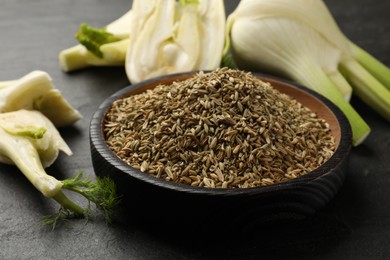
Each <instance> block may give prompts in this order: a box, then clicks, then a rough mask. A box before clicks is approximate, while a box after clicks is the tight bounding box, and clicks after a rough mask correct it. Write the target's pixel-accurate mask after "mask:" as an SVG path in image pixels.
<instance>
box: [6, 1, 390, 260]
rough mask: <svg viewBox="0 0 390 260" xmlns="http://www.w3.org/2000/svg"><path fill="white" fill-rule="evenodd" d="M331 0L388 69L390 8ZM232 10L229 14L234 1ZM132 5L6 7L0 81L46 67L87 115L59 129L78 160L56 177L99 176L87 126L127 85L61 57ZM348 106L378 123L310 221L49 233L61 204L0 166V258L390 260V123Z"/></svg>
mask: <svg viewBox="0 0 390 260" xmlns="http://www.w3.org/2000/svg"><path fill="white" fill-rule="evenodd" d="M325 2H326V3H327V4H328V5H329V8H330V9H331V10H332V12H333V14H334V16H335V18H336V20H337V21H338V22H339V24H340V27H341V28H342V29H343V31H344V32H345V34H346V35H347V36H348V37H349V38H350V39H352V40H353V41H354V42H356V43H357V44H359V45H361V46H362V47H363V48H365V49H366V50H368V51H369V52H371V53H372V54H373V55H375V56H376V57H378V58H379V59H380V60H382V61H383V62H384V63H385V64H387V65H390V48H389V46H390V19H389V13H390V12H389V11H390V1H380V0H355V1H353V0H344V1H336V0H327V1H325ZM226 3H227V4H226V7H227V10H228V12H230V11H232V10H233V9H234V7H235V6H236V4H237V1H226ZM130 6H131V1H128V0H116V1H100V0H83V1H75V0H68V1H65V0H30V1H27V0H24V1H23V0H1V1H0V80H9V79H16V78H19V77H21V76H23V75H25V74H27V73H28V72H30V71H32V70H37V69H39V70H44V71H46V72H48V73H49V74H50V75H51V77H52V78H53V81H54V83H55V85H56V87H57V88H58V89H60V90H61V91H62V93H63V94H64V96H65V97H66V98H67V99H68V100H69V101H70V102H71V103H72V104H73V105H74V106H75V107H77V109H79V110H80V112H81V113H82V114H83V116H84V118H83V119H82V120H81V121H79V122H77V123H76V124H75V125H74V126H73V127H70V128H66V129H63V130H61V134H62V135H63V137H64V138H65V140H66V141H67V142H68V144H69V146H70V147H71V148H72V150H73V152H74V155H73V156H72V157H67V156H64V155H61V156H60V157H59V159H58V160H57V161H56V162H55V164H54V165H53V166H51V167H50V168H49V169H48V172H49V173H50V174H53V175H54V176H56V177H58V178H59V179H62V178H68V177H71V176H74V174H75V173H76V172H78V171H79V170H80V169H81V170H83V171H84V173H85V174H86V175H87V176H90V177H91V178H94V172H93V168H92V164H91V158H90V152H89V141H88V127H89V121H90V119H91V117H92V114H93V112H94V111H95V110H96V108H97V107H98V106H99V104H100V103H101V102H102V101H103V100H104V99H105V98H106V97H108V96H109V95H111V94H112V93H114V92H115V91H117V90H119V89H121V88H123V87H125V86H127V85H128V84H129V83H128V80H127V78H126V74H125V72H124V69H123V67H119V68H91V69H86V70H82V71H79V72H75V73H70V74H67V73H64V72H62V71H61V69H60V67H59V66H58V58H57V57H58V53H59V52H60V51H61V50H62V49H64V48H67V47H70V46H72V45H74V44H75V40H74V38H73V35H74V33H75V31H76V30H77V28H78V26H79V25H80V24H81V23H82V22H87V23H89V24H91V25H95V26H103V25H105V24H107V23H108V22H110V21H112V20H114V19H115V18H117V17H118V16H119V15H121V14H123V13H124V12H126V11H127V10H128V9H129V8H130ZM352 103H353V105H354V106H355V107H356V108H357V110H358V111H359V113H361V115H362V116H363V117H364V118H365V119H366V121H367V122H368V123H369V124H370V125H371V126H372V134H371V135H370V136H369V138H368V139H367V140H366V142H365V143H364V144H363V145H361V146H359V147H357V148H354V149H353V151H352V154H351V160H350V165H349V172H348V177H347V179H346V181H345V184H344V186H343V187H342V189H341V190H340V192H339V193H338V194H337V196H336V197H335V198H334V199H333V200H332V201H331V202H330V203H329V204H328V205H327V206H326V207H325V208H323V209H322V210H320V211H319V212H318V213H317V214H315V215H314V216H313V217H311V218H309V219H307V220H305V221H296V222H292V223H287V224H285V225H281V226H275V227H270V228H269V229H267V230H254V232H253V235H252V236H250V237H237V236H236V235H235V234H232V237H231V238H227V239H226V238H225V239H222V238H221V240H219V239H216V240H215V241H207V242H206V240H203V238H202V236H200V237H197V238H195V239H194V237H193V236H194V235H193V234H190V233H185V232H183V233H181V234H180V235H177V234H176V233H175V234H176V235H172V234H171V233H170V232H166V231H165V232H159V231H158V230H154V229H151V228H149V227H148V225H145V224H140V223H136V222H131V221H126V218H123V219H122V220H121V221H119V222H118V223H116V224H115V225H113V226H107V225H106V224H105V223H104V221H103V220H102V219H101V218H100V217H99V216H97V218H96V219H94V220H91V221H90V222H88V223H86V222H85V221H84V220H76V221H72V222H70V223H68V224H67V225H65V226H62V227H61V228H59V229H56V230H55V231H51V229H50V228H49V227H47V226H43V225H42V224H41V223H40V219H41V218H42V216H44V215H47V214H50V213H53V212H55V211H56V210H57V205H56V204H55V203H53V202H52V201H50V200H48V199H45V198H44V197H43V196H42V195H41V194H40V193H39V192H37V191H36V190H35V189H34V188H33V187H32V186H31V185H30V183H29V182H28V181H27V180H26V179H25V178H24V176H23V175H22V174H21V173H20V172H19V171H18V170H17V169H16V168H15V167H12V166H5V165H0V259H260V258H262V259H264V258H267V257H269V258H281V257H287V256H288V257H296V258H303V257H308V258H310V259H386V258H387V259H388V258H389V257H390V247H389V241H390V240H389V239H390V207H389V201H390V200H389V198H390V188H389V185H390V163H389V153H390V124H389V123H388V122H386V121H385V120H383V119H381V118H380V117H379V116H378V115H376V114H375V113H374V112H373V111H372V110H371V109H369V108H368V107H367V106H366V105H364V104H363V103H362V102H360V101H359V100H358V99H356V98H354V99H353V101H352ZM76 199H77V198H76ZM158 220H159V219H158V216H156V222H158ZM161 224H162V225H172V226H174V222H173V223H161ZM205 236H207V234H205ZM233 238H235V239H233ZM237 238H238V239H237ZM203 241H204V242H203Z"/></svg>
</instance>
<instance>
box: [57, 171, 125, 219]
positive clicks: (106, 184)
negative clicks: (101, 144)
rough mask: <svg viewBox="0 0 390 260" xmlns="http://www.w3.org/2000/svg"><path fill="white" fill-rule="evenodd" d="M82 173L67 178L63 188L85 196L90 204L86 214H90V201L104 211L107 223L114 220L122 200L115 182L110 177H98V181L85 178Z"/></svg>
mask: <svg viewBox="0 0 390 260" xmlns="http://www.w3.org/2000/svg"><path fill="white" fill-rule="evenodd" d="M82 176H83V175H82V173H79V174H78V175H77V176H75V177H74V178H72V179H66V180H64V181H63V186H62V188H63V189H67V190H70V191H74V192H77V193H79V194H80V195H82V196H84V197H85V198H86V199H87V200H88V201H89V205H88V207H87V209H86V212H85V214H86V215H87V217H89V216H90V212H91V209H90V203H93V204H95V205H96V207H97V208H98V209H99V210H101V211H102V213H103V216H104V217H105V219H106V221H107V223H111V222H112V218H113V216H114V211H115V208H116V207H117V206H118V204H119V202H120V198H119V197H118V195H117V194H116V186H115V183H114V182H113V181H112V180H111V179H110V178H108V177H105V178H99V177H97V178H96V182H93V181H91V180H89V179H83V178H82Z"/></svg>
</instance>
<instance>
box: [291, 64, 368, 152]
mask: <svg viewBox="0 0 390 260" xmlns="http://www.w3.org/2000/svg"><path fill="white" fill-rule="evenodd" d="M308 72H310V73H308ZM290 76H291V77H292V78H293V79H294V80H296V81H297V82H300V83H301V84H303V85H305V86H307V87H309V88H311V89H313V90H314V91H316V92H318V93H319V94H321V95H323V96H325V97H326V98H328V99H329V100H330V101H332V102H333V103H334V104H335V105H336V106H338V107H339V108H340V110H341V111H343V113H344V114H345V116H346V117H347V119H348V121H349V123H350V125H351V128H352V139H353V140H352V141H353V145H354V146H357V145H359V144H361V143H362V142H363V141H364V140H365V139H366V137H367V136H368V135H369V133H370V131H371V129H370V127H369V126H368V125H367V123H366V122H365V121H364V119H363V118H362V117H361V116H360V115H359V114H358V113H357V112H356V110H355V109H354V108H353V107H352V106H351V104H350V103H349V102H347V101H346V100H345V99H344V97H343V95H342V94H341V92H340V91H339V89H338V87H337V86H336V85H335V84H334V83H333V82H332V80H330V79H329V78H328V76H327V75H326V74H325V72H323V71H322V69H321V68H318V67H313V66H312V64H307V63H303V64H301V65H300V66H296V67H294V70H293V73H292V74H291V75H290Z"/></svg>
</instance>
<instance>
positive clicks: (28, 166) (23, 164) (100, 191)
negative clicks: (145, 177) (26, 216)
mask: <svg viewBox="0 0 390 260" xmlns="http://www.w3.org/2000/svg"><path fill="white" fill-rule="evenodd" d="M60 151H62V152H64V153H65V154H67V155H72V151H71V150H70V148H69V147H68V145H67V144H66V143H65V141H64V140H63V139H62V137H61V136H60V134H59V132H58V130H57V129H56V128H55V126H54V125H53V124H52V122H51V121H50V120H49V119H47V118H46V117H45V116H44V115H43V114H42V113H40V112H39V111H29V110H18V111H14V112H7V113H0V162H1V163H6V164H13V165H16V166H17V167H18V168H19V170H20V171H21V172H22V173H23V174H24V175H25V176H26V178H27V179H28V180H29V181H30V182H31V184H33V185H34V187H35V188H36V189H37V190H39V191H40V192H41V193H42V194H43V195H44V196H45V197H48V198H52V199H54V200H55V201H57V202H58V203H59V204H60V206H61V209H60V211H59V213H58V214H55V215H54V216H51V217H49V218H46V223H49V222H48V221H49V220H50V219H51V220H52V222H50V223H52V224H53V225H55V221H54V220H59V219H62V218H64V217H66V216H78V217H81V216H85V217H88V216H89V215H88V214H90V210H89V209H88V208H87V209H84V208H82V207H80V206H79V205H77V204H76V203H74V202H73V201H71V200H70V199H69V198H67V197H66V196H65V194H64V193H63V191H64V190H70V191H73V192H77V193H79V194H81V195H83V196H84V197H85V198H86V199H87V200H88V201H89V202H93V203H95V204H96V205H97V207H98V208H99V209H101V210H102V211H103V214H104V215H105V217H106V219H107V221H111V216H112V213H113V208H114V207H115V206H116V205H117V202H118V200H117V197H116V195H115V185H114V184H113V183H112V181H111V180H109V179H104V180H100V179H98V181H97V182H96V183H95V182H92V181H90V180H85V179H82V178H81V177H82V175H81V174H79V175H77V176H76V177H75V178H73V179H68V180H63V181H60V180H57V179H56V178H54V177H53V176H51V175H48V174H47V173H46V172H45V168H46V167H49V166H50V165H52V164H53V163H54V161H55V160H56V159H57V157H58V155H59V152H60ZM65 213H66V214H65Z"/></svg>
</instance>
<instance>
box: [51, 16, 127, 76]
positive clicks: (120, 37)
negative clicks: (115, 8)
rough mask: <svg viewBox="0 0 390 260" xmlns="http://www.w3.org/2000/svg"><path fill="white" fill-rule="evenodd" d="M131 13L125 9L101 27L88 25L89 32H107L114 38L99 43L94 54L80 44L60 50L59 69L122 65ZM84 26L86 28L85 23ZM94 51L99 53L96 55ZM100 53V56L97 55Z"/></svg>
mask: <svg viewBox="0 0 390 260" xmlns="http://www.w3.org/2000/svg"><path fill="white" fill-rule="evenodd" d="M131 13H132V12H131V10H129V11H127V12H126V13H125V14H123V15H122V16H121V17H119V18H118V19H116V20H115V21H113V22H111V23H110V24H108V25H107V26H105V27H104V28H103V29H96V28H93V27H89V28H90V30H89V32H91V31H94V32H95V33H96V34H97V35H99V34H98V31H100V32H101V33H104V34H107V33H108V34H110V35H111V36H112V37H114V38H115V39H116V40H115V41H110V42H108V43H104V44H101V45H100V46H99V48H98V50H97V51H96V52H95V54H94V53H93V52H91V51H89V50H88V49H87V47H86V46H84V45H82V44H77V45H74V46H72V47H69V48H67V49H64V50H62V51H61V52H60V53H59V56H58V58H59V64H60V67H61V69H62V70H63V71H65V72H71V71H75V70H79V69H83V68H87V67H91V66H124V64H125V58H126V51H127V46H128V41H129V30H130V17H131ZM81 27H83V25H82V26H81ZM84 28H86V26H85V25H84ZM87 31H88V30H87ZM96 34H95V35H96ZM99 37H100V36H99ZM83 39H84V40H82V42H85V41H86V42H88V43H90V42H92V41H90V40H88V38H85V37H83ZM87 45H88V44H87ZM96 53H100V54H97V55H96ZM100 55H101V57H99V56H100Z"/></svg>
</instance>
